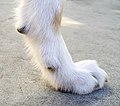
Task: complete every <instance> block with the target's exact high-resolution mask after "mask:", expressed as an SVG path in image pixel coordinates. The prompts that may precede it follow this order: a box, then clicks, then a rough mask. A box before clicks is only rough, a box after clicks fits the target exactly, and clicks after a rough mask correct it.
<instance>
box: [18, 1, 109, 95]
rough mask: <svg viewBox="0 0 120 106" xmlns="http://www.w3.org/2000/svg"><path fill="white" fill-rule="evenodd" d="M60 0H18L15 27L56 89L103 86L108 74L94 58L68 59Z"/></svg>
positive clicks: (88, 89)
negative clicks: (63, 35)
mask: <svg viewBox="0 0 120 106" xmlns="http://www.w3.org/2000/svg"><path fill="white" fill-rule="evenodd" d="M62 8H63V4H62V1H61V0H21V1H20V5H19V7H18V8H17V9H16V19H17V23H16V28H17V30H18V32H20V33H22V34H24V36H23V37H24V40H25V45H26V47H27V49H28V52H29V55H31V56H32V59H33V60H34V63H35V64H36V66H37V67H38V68H39V69H40V70H41V72H42V77H43V78H44V79H45V80H47V81H48V82H49V84H50V85H52V87H53V88H55V89H56V90H61V91H62V90H64V91H71V92H73V93H77V94H87V93H91V92H92V91H94V90H96V89H100V88H102V87H103V86H104V84H105V81H106V80H107V79H108V75H107V74H106V72H105V71H104V70H102V69H101V68H100V67H99V66H98V65H97V63H96V61H95V60H84V61H80V62H77V63H74V62H73V61H72V58H71V56H70V54H69V52H68V49H67V47H66V45H65V42H64V40H63V38H62V35H61V31H60V26H61V17H62Z"/></svg>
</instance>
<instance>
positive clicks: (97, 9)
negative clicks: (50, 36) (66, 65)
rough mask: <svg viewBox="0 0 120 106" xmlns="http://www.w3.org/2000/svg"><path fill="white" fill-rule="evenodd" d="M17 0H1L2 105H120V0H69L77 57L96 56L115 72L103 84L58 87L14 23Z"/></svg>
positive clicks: (71, 45) (67, 16)
mask: <svg viewBox="0 0 120 106" xmlns="http://www.w3.org/2000/svg"><path fill="white" fill-rule="evenodd" d="M15 7H16V4H15V2H14V0H0V106H120V0H67V1H65V8H64V15H63V21H62V33H63V37H64V39H65V42H66V44H67V47H68V49H69V51H70V53H71V55H72V57H73V59H74V61H79V60H84V59H95V60H97V61H98V63H99V65H100V66H101V67H102V68H103V69H104V70H106V72H107V73H108V74H109V76H110V82H109V83H107V84H106V85H105V87H104V88H103V89H101V90H98V91H95V92H93V93H92V94H88V95H75V94H74V95H73V94H70V93H60V92H57V91H54V90H52V89H51V88H50V87H49V86H47V85H46V83H45V82H44V81H43V80H41V77H40V72H39V71H38V70H37V69H35V68H34V67H33V66H32V64H30V59H29V58H28V57H27V55H26V54H25V52H24V51H25V50H24V44H23V42H22V36H21V35H19V34H17V33H16V31H15V28H14V16H13V13H12V11H13V8H15Z"/></svg>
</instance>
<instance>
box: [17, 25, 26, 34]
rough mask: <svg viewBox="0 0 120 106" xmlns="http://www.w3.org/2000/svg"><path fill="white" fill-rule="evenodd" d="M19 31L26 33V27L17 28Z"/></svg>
mask: <svg viewBox="0 0 120 106" xmlns="http://www.w3.org/2000/svg"><path fill="white" fill-rule="evenodd" d="M17 31H18V32H19V33H21V34H26V27H25V26H24V27H22V28H17Z"/></svg>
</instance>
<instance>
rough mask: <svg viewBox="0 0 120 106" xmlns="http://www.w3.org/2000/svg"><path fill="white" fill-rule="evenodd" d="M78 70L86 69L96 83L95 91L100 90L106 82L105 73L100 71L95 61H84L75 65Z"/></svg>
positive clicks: (106, 76)
mask: <svg viewBox="0 0 120 106" xmlns="http://www.w3.org/2000/svg"><path fill="white" fill-rule="evenodd" d="M75 65H76V66H77V67H79V68H83V69H86V70H87V71H88V72H90V73H91V75H92V76H93V77H94V78H95V79H96V80H97V81H98V84H99V86H98V87H97V88H96V89H100V88H102V87H103V86H104V84H105V82H107V81H108V75H107V73H106V72H105V71H104V70H103V69H101V68H100V67H99V66H98V65H97V62H96V61H95V60H84V61H80V62H77V63H75Z"/></svg>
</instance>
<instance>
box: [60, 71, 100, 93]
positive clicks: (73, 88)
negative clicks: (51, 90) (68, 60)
mask: <svg viewBox="0 0 120 106" xmlns="http://www.w3.org/2000/svg"><path fill="white" fill-rule="evenodd" d="M71 75H72V76H71ZM71 75H69V74H68V76H67V77H66V78H65V80H64V81H63V83H62V84H61V85H60V87H59V88H58V90H59V91H61V92H72V93H76V94H89V93H91V92H93V91H94V90H95V89H96V88H97V87H98V86H99V83H98V81H97V80H96V78H95V77H94V76H92V74H91V73H89V72H87V71H84V72H83V71H78V70H77V71H76V70H75V71H74V72H73V73H72V74H71ZM61 80H62V78H61Z"/></svg>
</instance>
